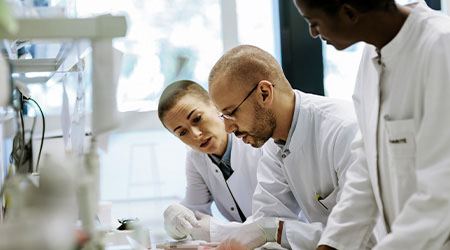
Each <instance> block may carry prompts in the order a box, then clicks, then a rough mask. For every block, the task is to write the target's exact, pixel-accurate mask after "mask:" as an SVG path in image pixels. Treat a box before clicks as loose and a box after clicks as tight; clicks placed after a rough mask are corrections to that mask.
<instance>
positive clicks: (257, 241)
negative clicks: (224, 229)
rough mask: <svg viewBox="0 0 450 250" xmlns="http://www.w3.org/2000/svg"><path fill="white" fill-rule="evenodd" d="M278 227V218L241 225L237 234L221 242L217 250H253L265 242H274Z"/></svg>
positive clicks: (264, 218) (262, 219)
mask: <svg viewBox="0 0 450 250" xmlns="http://www.w3.org/2000/svg"><path fill="white" fill-rule="evenodd" d="M278 227H279V220H278V218H274V217H262V218H260V219H259V220H257V221H255V222H253V223H249V224H244V225H242V227H241V228H240V229H239V230H238V231H237V232H235V233H233V234H232V235H231V236H230V237H228V238H227V239H225V240H224V241H222V243H221V244H220V245H219V246H218V247H217V250H247V249H255V248H257V247H260V246H262V245H264V244H265V243H266V242H276V241H277V237H278Z"/></svg>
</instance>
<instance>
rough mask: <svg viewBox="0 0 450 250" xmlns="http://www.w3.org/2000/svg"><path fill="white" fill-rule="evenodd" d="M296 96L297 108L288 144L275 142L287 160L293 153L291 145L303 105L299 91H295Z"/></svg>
mask: <svg viewBox="0 0 450 250" xmlns="http://www.w3.org/2000/svg"><path fill="white" fill-rule="evenodd" d="M294 94H295V108H294V114H293V117H292V123H291V127H290V129H289V134H288V138H287V140H286V142H283V141H282V140H276V141H275V143H276V144H277V145H278V146H279V147H280V148H281V151H282V155H284V156H283V158H286V156H288V155H289V154H290V153H291V150H290V144H291V141H292V137H293V135H294V132H295V129H296V128H297V122H298V117H299V115H300V104H301V97H300V93H298V92H297V91H294Z"/></svg>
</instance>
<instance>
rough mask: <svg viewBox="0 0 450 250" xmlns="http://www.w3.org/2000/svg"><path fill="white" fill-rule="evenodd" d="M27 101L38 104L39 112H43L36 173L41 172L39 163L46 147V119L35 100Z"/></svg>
mask: <svg viewBox="0 0 450 250" xmlns="http://www.w3.org/2000/svg"><path fill="white" fill-rule="evenodd" d="M27 100H30V101H32V102H34V104H36V106H37V107H38V108H39V111H40V112H41V116H42V138H41V146H40V147H39V154H38V159H37V163H36V172H38V171H39V161H40V159H41V153H42V147H43V146H44V136H45V117H44V112H42V109H41V106H39V104H38V103H37V102H36V101H35V100H34V99H33V98H27Z"/></svg>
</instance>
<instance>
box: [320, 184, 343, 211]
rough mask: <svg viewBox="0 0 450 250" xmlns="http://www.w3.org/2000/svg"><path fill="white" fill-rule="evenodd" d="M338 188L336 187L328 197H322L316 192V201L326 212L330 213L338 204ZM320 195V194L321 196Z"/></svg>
mask: <svg viewBox="0 0 450 250" xmlns="http://www.w3.org/2000/svg"><path fill="white" fill-rule="evenodd" d="M338 192H339V189H338V188H335V189H334V190H333V191H332V192H331V193H330V194H329V195H328V196H327V197H322V196H321V195H320V194H316V201H317V203H319V205H320V207H321V208H322V210H323V211H324V212H326V213H327V214H329V213H330V212H331V210H332V209H333V207H334V206H335V205H336V198H337V193H338ZM319 195H320V196H319Z"/></svg>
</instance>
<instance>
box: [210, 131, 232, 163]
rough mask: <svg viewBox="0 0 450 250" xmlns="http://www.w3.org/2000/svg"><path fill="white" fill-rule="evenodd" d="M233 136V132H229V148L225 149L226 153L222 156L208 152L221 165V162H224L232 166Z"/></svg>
mask: <svg viewBox="0 0 450 250" xmlns="http://www.w3.org/2000/svg"><path fill="white" fill-rule="evenodd" d="M232 139H233V138H232V137H231V134H228V143H227V149H226V150H225V153H224V154H223V156H222V158H219V157H217V156H215V155H213V154H208V155H209V157H210V158H211V160H212V161H213V162H214V164H216V165H217V166H219V164H220V163H221V162H222V163H224V164H226V165H227V166H231V147H232V144H233V143H232Z"/></svg>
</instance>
